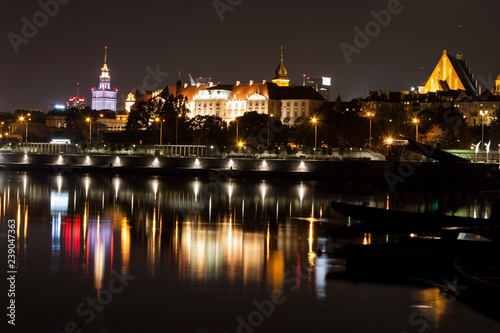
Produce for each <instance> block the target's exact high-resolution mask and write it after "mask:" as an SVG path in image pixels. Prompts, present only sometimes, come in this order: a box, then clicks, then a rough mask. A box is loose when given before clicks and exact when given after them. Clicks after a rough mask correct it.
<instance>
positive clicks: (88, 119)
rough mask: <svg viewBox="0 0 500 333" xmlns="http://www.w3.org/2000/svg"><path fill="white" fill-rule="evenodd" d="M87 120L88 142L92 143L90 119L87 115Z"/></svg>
mask: <svg viewBox="0 0 500 333" xmlns="http://www.w3.org/2000/svg"><path fill="white" fill-rule="evenodd" d="M86 120H87V122H88V123H89V143H92V119H90V117H87V119H86Z"/></svg>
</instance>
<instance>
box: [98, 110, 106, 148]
mask: <svg viewBox="0 0 500 333" xmlns="http://www.w3.org/2000/svg"><path fill="white" fill-rule="evenodd" d="M99 117H100V118H102V117H104V115H103V114H102V113H101V114H100V115H99ZM100 127H101V121H100V120H99V119H97V144H99V128H100Z"/></svg>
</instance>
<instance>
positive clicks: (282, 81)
mask: <svg viewBox="0 0 500 333" xmlns="http://www.w3.org/2000/svg"><path fill="white" fill-rule="evenodd" d="M274 73H275V77H274V79H273V82H274V83H276V84H277V85H278V86H280V87H288V86H289V85H290V79H289V78H288V71H287V70H286V68H285V64H284V63H283V45H281V55H280V64H279V65H278V67H277V68H276V71H275V72H274Z"/></svg>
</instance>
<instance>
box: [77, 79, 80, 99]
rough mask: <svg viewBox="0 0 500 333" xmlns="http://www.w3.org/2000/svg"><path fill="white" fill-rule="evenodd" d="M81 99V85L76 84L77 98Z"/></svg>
mask: <svg viewBox="0 0 500 333" xmlns="http://www.w3.org/2000/svg"><path fill="white" fill-rule="evenodd" d="M78 97H80V83H78V82H77V83H76V98H78Z"/></svg>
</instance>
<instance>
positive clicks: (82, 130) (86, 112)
mask: <svg viewBox="0 0 500 333" xmlns="http://www.w3.org/2000/svg"><path fill="white" fill-rule="evenodd" d="M65 113H66V114H67V117H66V132H65V133H64V135H65V136H67V137H68V138H69V139H71V141H73V142H82V141H87V140H88V138H89V132H88V131H89V125H88V122H87V118H88V117H91V116H92V110H91V109H90V107H87V108H85V109H83V110H80V109H77V108H72V109H69V110H67V111H66V112H65Z"/></svg>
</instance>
